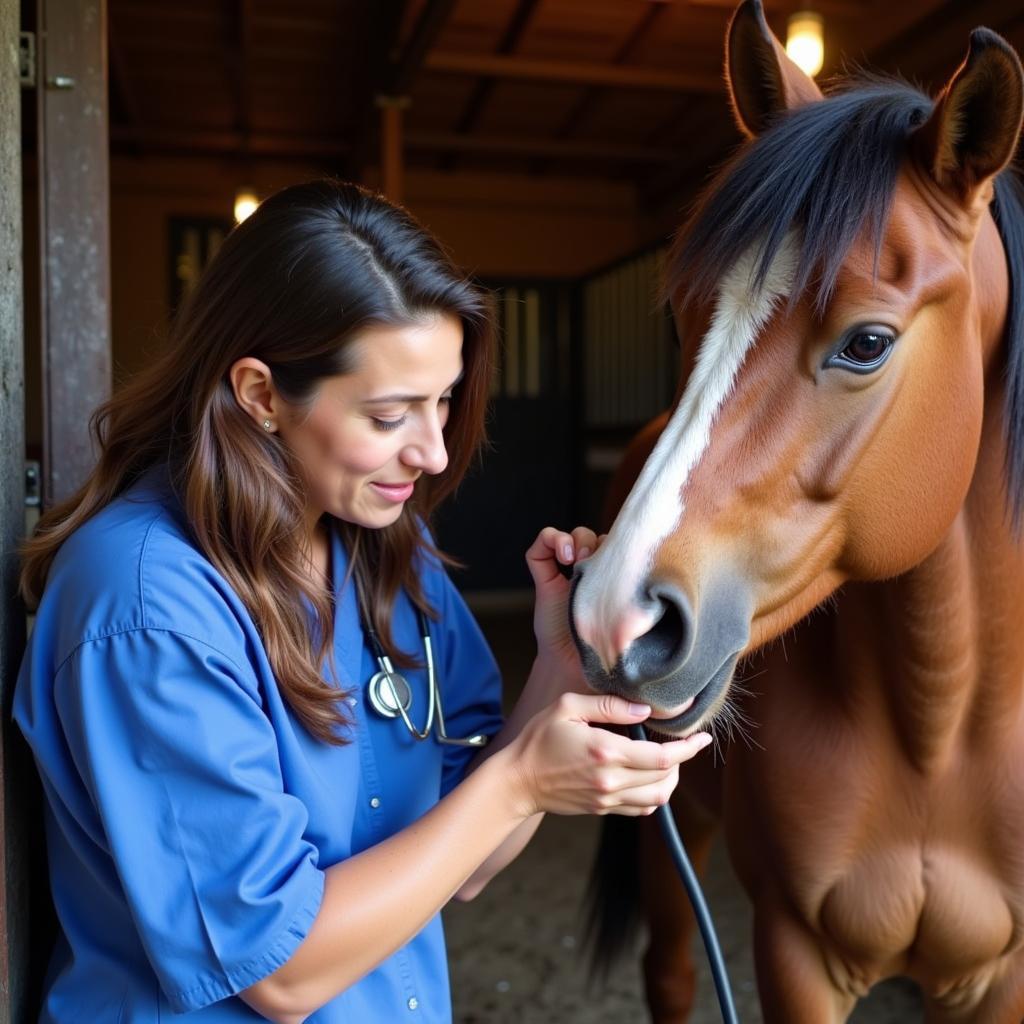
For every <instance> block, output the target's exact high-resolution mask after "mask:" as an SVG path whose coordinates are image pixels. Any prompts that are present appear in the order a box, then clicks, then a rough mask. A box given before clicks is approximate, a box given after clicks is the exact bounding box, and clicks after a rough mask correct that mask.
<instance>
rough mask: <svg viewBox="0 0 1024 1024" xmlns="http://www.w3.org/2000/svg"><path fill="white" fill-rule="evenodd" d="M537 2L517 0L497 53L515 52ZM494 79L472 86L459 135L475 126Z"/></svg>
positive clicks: (505, 54) (461, 120)
mask: <svg viewBox="0 0 1024 1024" xmlns="http://www.w3.org/2000/svg"><path fill="white" fill-rule="evenodd" d="M538 3H539V0H519V6H518V7H517V8H516V10H515V13H514V14H513V15H512V18H511V20H510V21H509V23H508V26H507V27H506V29H505V32H504V34H503V35H502V37H501V41H500V42H499V43H498V49H497V53H498V54H499V55H502V56H507V55H508V54H511V53H513V52H515V49H516V47H517V46H518V45H519V41H520V39H522V37H523V33H525V31H526V29H527V26H528V25H529V23H530V19H531V18H532V17H533V14H534V11H536V9H537V5H538ZM495 81H496V80H495V79H494V78H491V77H487V78H481V79H480V81H479V82H477V83H476V85H475V86H474V87H473V92H472V93H471V94H470V97H469V99H468V100H467V101H466V106H465V107H464V108H463V111H462V116H461V117H460V118H459V120H458V123H457V125H456V128H455V130H456V131H457V132H458V133H459V134H460V135H468V134H469V133H470V132H471V131H473V129H474V128H475V127H476V125H477V122H478V121H479V120H480V115H481V114H482V113H483V108H484V106H485V104H486V103H487V101H488V99H490V96H491V93H492V92H493V90H494V85H495Z"/></svg>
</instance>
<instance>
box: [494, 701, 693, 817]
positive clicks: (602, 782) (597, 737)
mask: <svg viewBox="0 0 1024 1024" xmlns="http://www.w3.org/2000/svg"><path fill="white" fill-rule="evenodd" d="M650 710H651V709H650V708H649V707H648V706H647V705H646V704H630V703H629V701H627V700H624V699H623V698H622V697H616V696H614V695H612V694H581V693H565V694H563V695H562V696H561V697H559V698H558V699H557V700H556V701H554V702H553V703H552V704H550V705H549V706H548V707H546V708H544V709H543V710H542V711H539V712H538V713H537V714H535V715H534V716H533V718H531V719H530V721H529V722H527V724H526V726H525V727H524V728H523V730H522V731H521V732H520V733H519V735H518V736H517V737H516V738H515V740H513V741H512V743H510V744H509V746H508V748H507V753H508V754H509V755H510V763H511V767H512V779H513V785H514V786H515V787H516V788H517V791H518V796H519V797H520V799H521V801H522V804H521V807H522V812H523V814H524V817H525V816H529V815H531V814H536V813H538V812H540V811H549V812H552V813H554V814H625V815H642V814H651V813H653V812H654V811H655V810H656V809H657V808H658V807H660V806H661V805H662V804H665V803H667V802H668V799H669V797H670V796H671V795H672V791H673V790H674V789H675V787H676V783H677V782H678V781H679V765H680V764H681V763H682V762H683V761H688V760H689V759H690V758H691V757H693V756H694V754H696V753H697V752H698V751H700V750H702V749H703V748H704V747H706V746H707V745H708V744H709V743H710V742H711V737H710V735H708V734H707V733H704V732H697V733H693V734H692V735H690V736H687V737H686V738H685V739H680V740H672V741H670V742H666V743H655V742H652V741H650V740H631V739H629V738H628V737H627V736H622V735H620V734H618V733H614V732H610V731H609V730H607V729H600V728H594V727H593V725H592V724H591V723H595V724H597V723H607V724H615V725H636V724H638V723H640V722H642V721H643V720H644V719H645V718H646V717H647V716H648V715H649V714H650Z"/></svg>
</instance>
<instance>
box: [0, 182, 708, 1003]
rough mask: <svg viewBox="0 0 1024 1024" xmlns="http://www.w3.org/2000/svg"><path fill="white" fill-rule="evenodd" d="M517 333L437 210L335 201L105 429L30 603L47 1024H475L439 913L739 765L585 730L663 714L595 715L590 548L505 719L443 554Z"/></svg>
mask: <svg viewBox="0 0 1024 1024" xmlns="http://www.w3.org/2000/svg"><path fill="white" fill-rule="evenodd" d="M491 330H492V328H491V322H490V319H489V315H488V309H487V305H486V303H485V301H484V299H483V298H482V297H481V295H480V293H479V292H477V291H476V290H475V289H474V288H473V287H472V286H471V285H470V284H469V283H468V282H467V281H466V280H465V279H464V278H463V277H461V276H460V275H459V274H458V273H457V272H456V271H455V269H454V268H453V266H452V264H451V263H450V262H449V260H448V259H447V257H446V256H445V255H444V253H443V251H442V250H441V249H440V247H439V246H438V244H437V243H436V242H435V241H434V240H433V239H432V238H431V237H430V236H429V235H428V234H427V233H426V232H425V231H424V230H423V229H422V228H421V227H420V226H419V225H418V224H416V223H415V221H413V220H412V219H411V218H410V217H409V216H408V214H406V213H405V212H404V211H402V210H400V209H396V208H395V207H392V206H390V205H389V204H387V203H386V202H384V201H383V200H382V199H380V198H378V197H375V196H373V195H371V194H369V193H367V192H365V191H363V190H361V189H359V188H357V187H355V186H352V185H345V184H341V183H337V182H329V181H322V182H314V183H311V184H307V185H301V186H297V187H293V188H289V189H285V190H284V191H282V192H280V193H278V194H277V195H275V196H273V197H272V198H270V199H268V200H267V201H266V202H264V203H263V205H262V206H261V207H260V208H259V209H258V210H257V212H256V213H255V214H254V215H253V216H252V217H250V218H249V219H248V220H247V221H245V222H244V223H243V224H242V225H241V226H239V227H238V228H237V229H236V230H235V231H234V232H233V233H232V234H231V235H230V236H229V237H228V239H227V240H226V241H225V243H224V245H223V246H222V247H221V249H220V250H219V252H218V253H217V255H216V256H215V257H214V259H213V260H212V262H211V264H210V266H209V268H208V270H207V271H206V272H205V274H204V275H203V278H202V280H201V281H200V282H199V284H198V286H197V288H196V290H195V292H194V293H193V295H192V297H191V299H190V300H189V302H188V303H187V305H186V306H185V307H184V309H183V310H182V312H181V314H180V315H179V317H178V319H177V321H176V324H175V327H174V329H173V333H172V338H171V345H170V348H169V350H168V352H167V354H166V355H165V356H163V358H161V359H160V360H159V361H158V362H156V363H154V364H153V365H152V366H150V367H149V368H148V369H147V370H146V371H144V372H143V373H141V374H140V375H138V377H137V378H135V379H134V380H133V381H132V382H130V383H129V384H128V385H127V386H126V387H124V388H123V389H122V390H121V391H120V392H119V394H118V395H117V396H116V397H115V398H114V399H113V400H112V401H110V402H109V403H107V405H106V406H104V407H103V408H102V409H101V410H100V412H99V413H98V415H97V417H96V419H95V421H94V430H95V432H96V435H97V440H98V442H99V446H100V451H101V457H100V460H99V463H98V466H97V468H96V470H95V472H94V473H93V474H92V476H91V477H90V479H89V480H88V482H87V483H86V484H85V485H84V487H83V488H82V489H81V491H79V493H78V494H76V495H75V496H74V497H73V498H72V499H71V500H69V501H67V502H66V503H64V504H63V505H61V506H59V507H56V508H54V509H53V510H51V511H50V512H49V513H48V514H47V515H46V516H45V517H44V518H43V520H42V522H41V523H40V528H39V530H38V531H37V534H36V536H35V537H34V538H33V539H32V540H31V541H30V542H29V543H28V544H27V547H26V552H25V554H26V558H25V566H24V571H23V578H22V584H23V589H24V592H25V595H26V598H27V599H28V600H29V602H30V604H36V603H38V611H37V618H36V624H35V628H34V631H33V635H32V639H31V641H30V644H29V648H28V651H27V653H26V656H25V661H24V664H23V667H22V672H21V675H20V677H19V680H18V684H17V690H16V695H15V716H16V719H17V721H18V723H19V725H20V727H21V729H22V730H23V732H24V733H25V735H26V737H27V738H28V741H29V743H30V744H31V746H32V748H33V751H34V754H35V757H36V762H37V764H38V767H39V771H40V774H41V777H42V781H43V786H44V790H45V794H46V798H47V799H46V804H47V805H46V825H47V842H48V852H49V864H50V878H51V884H52V890H53V897H54V903H55V906H56V909H57V913H58V918H59V920H60V925H61V934H60V938H59V941H58V945H57V948H56V950H55V952H54V955H53V959H52V962H51V965H50V972H49V977H48V981H47V994H46V999H45V1005H44V1008H43V1013H42V1020H44V1021H72V1020H73V1021H90V1022H98V1021H125V1022H142V1021H145V1022H150V1021H152V1022H155V1021H158V1020H166V1019H168V1014H169V1013H172V1012H173V1013H178V1014H186V1017H184V1018H182V1019H186V1020H192V1019H195V1020H203V1021H210V1022H214V1021H216V1022H221V1021H243V1020H253V1019H259V1017H260V1016H262V1017H265V1018H269V1019H270V1020H274V1021H279V1022H293V1021H302V1020H306V1019H310V1020H313V1019H315V1020H316V1021H318V1022H337V1021H357V1022H369V1021H393V1020H400V1019H404V1018H405V1017H406V1016H407V1015H408V1016H409V1019H411V1020H424V1021H426V1020H429V1021H447V1020H449V1019H450V1006H449V997H448V982H447V972H446V965H445V956H444V946H443V937H442V934H441V925H440V920H439V917H438V911H439V910H440V909H441V907H443V906H444V904H445V903H446V902H447V901H448V900H449V899H451V898H452V897H453V896H455V897H457V898H463V899H468V898H471V897H472V896H473V895H474V894H475V893H477V892H479V891H480V889H481V888H482V887H483V886H484V885H485V884H486V883H487V881H488V880H489V879H490V878H491V877H492V876H493V875H494V874H495V873H496V872H497V871H499V870H501V868H502V867H504V866H505V865H506V864H508V863H509V861H511V860H512V858H513V857H515V855H516V854H517V853H518V852H519V851H520V850H521V849H522V847H523V846H524V845H525V843H526V842H527V841H528V840H529V838H530V836H531V835H532V834H533V832H534V830H535V829H536V827H537V824H538V821H539V819H540V817H541V815H542V814H543V813H544V812H547V811H552V812H555V813H561V814H576V813H588V812H589V813H594V812H613V813H619V814H642V813H648V812H650V811H651V810H653V809H654V807H655V806H657V805H658V804H661V803H664V802H665V800H667V798H668V795H669V793H670V792H671V790H672V788H673V787H674V785H675V782H676V778H677V766H678V764H679V763H680V762H681V761H682V760H685V759H686V758H688V757H691V756H692V755H693V754H694V753H695V752H696V751H697V750H698V749H699V748H700V747H701V746H702V745H704V744H706V742H707V741H708V740H707V737H704V736H701V735H698V736H696V737H690V738H689V739H687V740H683V741H677V742H673V743H666V744H663V745H659V744H654V743H633V742H631V741H629V740H627V739H626V738H625V737H623V736H621V735H616V734H614V733H612V732H609V731H607V730H598V729H591V728H590V727H589V723H597V722H602V723H619V724H624V723H630V722H636V721H639V720H641V719H643V718H644V717H645V716H646V715H647V714H648V712H649V710H650V709H649V708H647V707H638V706H629V705H627V704H626V703H625V702H623V701H621V700H619V699H617V698H612V697H607V696H605V697H597V696H593V695H584V694H583V693H582V692H575V691H577V690H583V689H584V687H583V685H582V678H581V674H580V671H579V667H578V664H577V662H576V658H575V654H574V652H573V648H572V645H571V642H570V640H569V637H568V636H567V626H566V622H565V618H566V616H565V600H566V591H567V583H566V580H565V578H564V576H563V574H562V573H561V572H560V571H559V565H562V566H570V565H572V564H573V563H574V562H576V561H577V560H579V559H581V558H584V557H586V555H587V554H588V553H589V552H590V551H592V550H593V549H594V547H595V545H596V543H597V541H596V538H595V536H594V534H593V533H592V532H591V531H589V530H586V529H577V530H575V531H574V532H573V533H571V534H570V533H563V532H560V531H557V530H555V529H552V528H549V529H546V530H544V531H543V532H542V533H541V534H540V536H539V537H538V539H537V541H536V542H535V543H534V545H533V546H532V547H531V549H530V551H529V552H528V554H527V558H528V562H529V565H530V569H531V572H532V574H533V577H534V580H535V583H536V587H537V603H536V613H535V628H536V632H537V643H538V654H537V658H536V662H535V664H534V667H533V670H532V672H531V674H530V677H529V680H528V682H527V684H526V686H525V689H524V691H523V694H522V696H521V698H520V700H519V701H518V703H517V705H516V707H515V709H514V711H513V712H512V714H511V715H510V717H509V720H508V721H507V722H506V723H504V724H502V722H501V720H500V715H499V689H498V687H499V683H498V675H497V671H496V667H495V664H494V661H493V659H492V657H491V655H490V652H489V651H488V649H487V647H486V644H485V643H484V641H483V639H482V637H481V634H480V632H479V630H478V629H477V627H476V625H475V623H474V622H473V620H472V618H471V616H470V615H469V613H468V611H467V609H466V608H465V606H464V605H463V603H462V601H461V600H460V598H459V596H458V594H457V593H456V591H455V589H454V588H453V586H452V584H451V583H450V581H449V580H448V578H447V576H446V574H445V572H444V569H443V563H444V561H445V559H444V556H443V555H441V553H440V552H438V551H437V549H436V548H435V547H434V545H433V542H432V540H431V538H430V534H429V532H428V531H427V529H426V526H425V523H426V522H427V521H428V520H429V517H430V513H431V511H432V510H433V508H434V507H435V506H436V505H437V503H438V502H439V501H440V500H441V499H442V498H443V497H445V496H446V495H447V494H449V493H450V492H451V491H452V490H453V489H454V488H455V487H456V486H457V484H458V482H459V480H460V479H461V477H462V475H463V473H464V472H465V470H466V467H467V466H468V465H469V463H470V460H471V459H472V458H473V455H474V452H475V450H476V449H477V447H478V444H479V442H480V440H481V437H482V433H483V417H484V406H485V402H486V395H487V389H488V374H489V348H490V344H491V340H492V339H491ZM44 588H45V589H44ZM425 631H426V633H427V634H428V635H429V646H428V642H427V641H425V640H424V633H425ZM428 654H429V655H430V661H429V663H428ZM386 657H390V662H391V663H392V664H393V665H394V666H397V667H398V668H400V669H402V670H403V673H404V675H405V676H406V678H407V679H408V685H409V688H410V690H411V693H412V702H411V704H410V706H409V709H408V711H407V712H406V714H405V718H404V719H403V717H402V716H401V715H399V716H397V717H395V716H394V712H395V710H396V709H397V705H396V703H395V701H396V700H398V699H400V698H402V694H401V693H399V690H400V689H401V686H400V684H399V681H397V680H395V679H394V678H393V674H392V673H390V672H384V673H382V674H381V673H380V670H381V668H382V666H384V665H386V664H388V663H387V662H386V660H385V658H386ZM432 669H436V672H434V673H432V672H431V670H432ZM431 675H434V677H435V680H436V683H437V686H438V688H439V690H440V704H439V706H438V707H437V708H436V709H435V710H434V712H430V707H431V701H430V697H429V694H430V692H431V690H430V683H431V679H430V677H431ZM374 676H377V677H378V678H377V680H376V688H375V689H372V688H368V687H367V685H366V683H367V680H370V679H371V677H374ZM392 687H395V689H394V690H393V689H392ZM375 707H376V708H377V709H378V710H383V711H385V712H387V711H390V712H391V714H392V717H391V718H387V717H384V715H382V714H379V713H377V711H375V710H374V708H375ZM403 710H404V708H403ZM442 711H443V719H442ZM429 719H432V720H433V725H434V728H433V729H432V730H431V731H429V733H428V729H429V725H428V720H429ZM414 730H416V731H417V732H419V733H420V734H421V735H422V734H423V733H427V735H426V737H425V739H424V740H423V741H422V742H421V741H420V739H419V738H417V737H416V736H414V735H413V731H414ZM445 735H447V736H448V737H455V738H463V740H464V742H463V743H462V744H451V743H445V742H442V739H443V737H444V736H445ZM487 740H489V742H486V746H483V747H482V749H480V748H481V745H482V743H483V742H484V741H487ZM189 1015H190V1016H189Z"/></svg>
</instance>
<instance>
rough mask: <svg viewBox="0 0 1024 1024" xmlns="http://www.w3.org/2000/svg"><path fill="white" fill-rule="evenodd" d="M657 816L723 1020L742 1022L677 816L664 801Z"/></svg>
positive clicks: (635, 732)
mask: <svg viewBox="0 0 1024 1024" xmlns="http://www.w3.org/2000/svg"><path fill="white" fill-rule="evenodd" d="M629 734H630V736H632V737H633V739H635V740H645V739H647V733H645V732H644V727H643V726H642V725H631V726H630V727H629ZM655 814H656V815H657V818H658V825H659V826H660V828H661V834H662V835H663V836H664V837H665V843H666V845H667V846H668V852H669V853H670V854H671V855H672V860H673V861H674V862H675V865H676V870H677V871H678V872H679V877H680V878H682V880H683V885H684V886H685V887H686V895H687V896H689V897H690V905H691V906H692V907H693V913H694V916H695V917H696V918H697V924H698V926H699V927H700V934H701V938H702V939H703V940H704V949H705V950H706V951H707V954H708V963H709V964H710V965H711V976H712V977H713V978H714V979H715V991H716V992H717V993H718V1005H719V1007H721V1010H722V1020H723V1021H725V1024H739V1018H738V1017H737V1016H736V1007H735V1005H734V1004H733V1000H732V988H731V987H730V985H729V975H728V973H727V972H726V969H725V960H724V959H723V958H722V949H721V947H720V946H719V944H718V936H717V935H716V934H715V925H714V922H713V921H712V920H711V913H710V912H709V911H708V905H707V903H706V902H705V900H704V893H703V892H702V891H701V887H700V882H698V881H697V874H696V872H695V871H694V870H693V865H692V864H691V863H690V858H689V857H687V856H686V847H684V846H683V841H682V839H680V838H679V830H678V829H677V828H676V822H675V819H674V818H673V817H672V811H671V810H669V806H668V804H662V805H661V807H659V808H658V809H657V811H655Z"/></svg>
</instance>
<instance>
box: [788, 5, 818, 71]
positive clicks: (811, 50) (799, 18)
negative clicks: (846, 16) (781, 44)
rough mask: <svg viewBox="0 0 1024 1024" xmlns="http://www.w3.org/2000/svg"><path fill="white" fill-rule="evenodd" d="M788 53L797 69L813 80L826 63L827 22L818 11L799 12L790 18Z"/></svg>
mask: <svg viewBox="0 0 1024 1024" xmlns="http://www.w3.org/2000/svg"><path fill="white" fill-rule="evenodd" d="M786 53H787V54H789V57H790V60H792V61H793V63H794V64H796V65H797V67H799V68H801V69H802V70H803V71H804V72H805V73H806V74H808V75H810V76H811V77H812V78H813V77H814V76H815V75H816V74H817V73H818V72H819V71H820V70H821V66H822V64H824V62H825V22H824V20H823V19H822V17H821V15H820V14H818V13H817V12H816V11H798V12H797V13H796V14H791V15H790V16H789V24H788V30H787V33H786Z"/></svg>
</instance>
